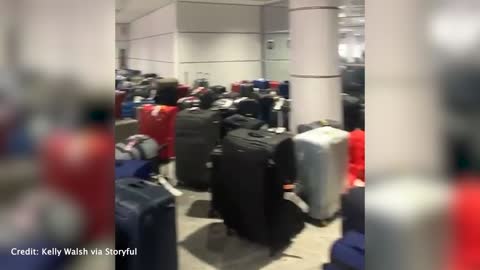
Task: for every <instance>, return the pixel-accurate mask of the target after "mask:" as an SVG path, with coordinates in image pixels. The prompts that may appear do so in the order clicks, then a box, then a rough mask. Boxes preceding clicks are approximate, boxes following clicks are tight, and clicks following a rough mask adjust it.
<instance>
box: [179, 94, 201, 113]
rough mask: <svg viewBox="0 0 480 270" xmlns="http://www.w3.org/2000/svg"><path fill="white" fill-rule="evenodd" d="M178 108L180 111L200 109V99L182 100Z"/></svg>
mask: <svg viewBox="0 0 480 270" xmlns="http://www.w3.org/2000/svg"><path fill="white" fill-rule="evenodd" d="M177 107H178V109H179V110H180V111H182V110H185V109H189V108H193V107H200V99H199V98H197V97H184V98H181V99H179V100H178V102H177Z"/></svg>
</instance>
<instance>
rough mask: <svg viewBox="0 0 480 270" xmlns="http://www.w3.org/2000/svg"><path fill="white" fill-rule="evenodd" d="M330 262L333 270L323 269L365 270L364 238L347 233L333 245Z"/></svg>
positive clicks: (356, 234)
mask: <svg viewBox="0 0 480 270" xmlns="http://www.w3.org/2000/svg"><path fill="white" fill-rule="evenodd" d="M330 260H331V264H332V265H333V268H324V269H338V270H343V269H349V270H365V236H364V235H363V234H361V233H357V232H348V233H347V234H346V235H345V236H344V237H342V238H340V239H339V240H337V241H336V242H335V243H334V244H333V246H332V250H331V253H330Z"/></svg>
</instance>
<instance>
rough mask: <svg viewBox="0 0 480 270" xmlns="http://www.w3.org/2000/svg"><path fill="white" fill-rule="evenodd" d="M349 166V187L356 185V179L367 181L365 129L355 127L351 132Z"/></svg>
mask: <svg viewBox="0 0 480 270" xmlns="http://www.w3.org/2000/svg"><path fill="white" fill-rule="evenodd" d="M348 152H349V153H348V154H349V157H350V161H349V166H348V180H349V183H348V184H349V187H352V186H354V185H355V181H356V180H361V181H363V182H365V131H363V130H361V129H355V130H354V131H352V132H350V139H349V140H348Z"/></svg>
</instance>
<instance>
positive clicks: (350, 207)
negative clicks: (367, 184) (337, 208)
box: [342, 187, 365, 234]
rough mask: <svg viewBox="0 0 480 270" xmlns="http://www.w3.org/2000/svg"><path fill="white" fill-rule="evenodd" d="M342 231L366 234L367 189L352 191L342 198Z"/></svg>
mask: <svg viewBox="0 0 480 270" xmlns="http://www.w3.org/2000/svg"><path fill="white" fill-rule="evenodd" d="M342 217H343V220H342V231H343V234H346V233H347V232H348V231H355V232H359V233H362V234H365V188H363V187H357V188H353V189H350V190H349V191H348V193H346V194H344V195H343V196H342Z"/></svg>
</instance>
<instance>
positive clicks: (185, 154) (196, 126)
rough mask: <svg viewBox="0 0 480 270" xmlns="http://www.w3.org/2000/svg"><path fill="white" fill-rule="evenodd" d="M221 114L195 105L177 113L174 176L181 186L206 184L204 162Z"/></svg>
mask: <svg viewBox="0 0 480 270" xmlns="http://www.w3.org/2000/svg"><path fill="white" fill-rule="evenodd" d="M220 122H221V116H220V113H219V112H217V111H211V110H201V109H198V108H194V109H187V110H183V111H181V112H180V113H178V115H177V122H176V133H175V150H176V162H175V164H176V172H177V178H178V180H179V181H180V182H183V183H184V184H185V185H188V186H191V187H196V188H205V187H208V186H209V183H210V171H209V170H208V168H207V163H208V162H209V160H210V153H211V152H212V150H213V149H214V148H215V146H216V145H217V143H218V142H219V140H220Z"/></svg>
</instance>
